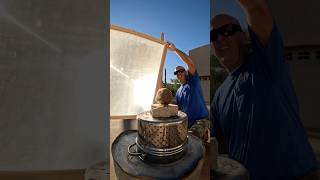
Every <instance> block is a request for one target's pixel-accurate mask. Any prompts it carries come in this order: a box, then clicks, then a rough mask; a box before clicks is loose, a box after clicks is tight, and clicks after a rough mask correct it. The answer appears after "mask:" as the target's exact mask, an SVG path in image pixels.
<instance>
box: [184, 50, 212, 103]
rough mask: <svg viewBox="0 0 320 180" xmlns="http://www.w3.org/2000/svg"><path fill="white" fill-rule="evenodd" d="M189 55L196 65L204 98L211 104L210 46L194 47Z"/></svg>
mask: <svg viewBox="0 0 320 180" xmlns="http://www.w3.org/2000/svg"><path fill="white" fill-rule="evenodd" d="M189 55H190V57H191V59H192V60H193V61H194V63H195V65H196V68H197V71H198V74H199V77H200V82H201V87H202V92H203V96H204V99H205V101H206V103H207V104H210V46H209V45H204V46H201V47H198V48H194V49H192V50H190V51H189Z"/></svg>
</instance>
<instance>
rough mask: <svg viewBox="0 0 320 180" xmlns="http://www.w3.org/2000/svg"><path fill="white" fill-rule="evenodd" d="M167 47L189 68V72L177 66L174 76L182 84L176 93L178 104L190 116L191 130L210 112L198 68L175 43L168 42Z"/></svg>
mask: <svg viewBox="0 0 320 180" xmlns="http://www.w3.org/2000/svg"><path fill="white" fill-rule="evenodd" d="M167 47H168V48H169V50H171V51H173V52H175V53H176V55H177V56H178V57H179V58H180V59H181V60H182V61H183V62H184V63H186V64H187V66H188V70H187V71H186V70H185V69H184V67H182V66H177V67H176V68H175V71H174V75H176V76H177V79H178V80H179V82H180V83H181V86H180V87H179V89H178V91H177V93H176V102H177V105H178V106H179V109H180V110H181V111H183V112H185V113H186V114H187V115H188V127H189V128H190V127H191V126H192V125H194V124H195V122H196V121H197V120H201V119H206V118H208V117H209V112H208V109H207V107H206V104H205V101H204V98H203V95H202V89H201V85H200V79H199V76H198V72H197V70H196V67H195V65H194V63H193V61H192V60H191V58H190V57H189V56H188V55H186V54H185V53H184V52H182V51H180V50H179V49H177V48H176V47H175V46H174V44H173V43H170V42H168V43H167Z"/></svg>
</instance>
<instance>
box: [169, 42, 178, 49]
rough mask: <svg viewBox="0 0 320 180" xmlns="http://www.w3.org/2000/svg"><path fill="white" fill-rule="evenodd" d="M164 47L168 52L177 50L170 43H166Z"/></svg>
mask: <svg viewBox="0 0 320 180" xmlns="http://www.w3.org/2000/svg"><path fill="white" fill-rule="evenodd" d="M166 46H167V48H168V49H169V50H170V51H176V50H177V48H176V46H175V45H174V44H173V43H171V42H167V44H166Z"/></svg>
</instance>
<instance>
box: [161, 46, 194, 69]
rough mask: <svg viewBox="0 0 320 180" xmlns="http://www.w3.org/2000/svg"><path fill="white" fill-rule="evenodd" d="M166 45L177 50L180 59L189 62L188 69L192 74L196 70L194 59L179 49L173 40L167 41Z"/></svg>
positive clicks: (174, 50)
mask: <svg viewBox="0 0 320 180" xmlns="http://www.w3.org/2000/svg"><path fill="white" fill-rule="evenodd" d="M166 46H167V48H168V49H169V50H170V51H173V52H175V53H176V54H177V55H178V56H179V57H180V59H182V61H183V62H185V63H186V64H187V66H188V71H189V72H190V73H191V74H192V75H193V74H194V73H195V72H196V67H195V65H194V63H193V61H192V60H191V58H190V57H189V56H188V55H186V54H185V53H184V52H182V51H180V50H179V49H177V48H176V46H175V45H174V44H173V43H171V42H167V43H166Z"/></svg>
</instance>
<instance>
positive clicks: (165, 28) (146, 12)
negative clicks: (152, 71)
mask: <svg viewBox="0 0 320 180" xmlns="http://www.w3.org/2000/svg"><path fill="white" fill-rule="evenodd" d="M110 22H111V24H114V25H118V26H122V27H125V28H129V29H132V30H135V31H138V32H141V33H145V34H148V35H151V36H154V37H157V38H160V35H161V32H164V34H165V40H168V41H171V42H173V43H174V44H175V46H176V47H177V48H179V49H180V50H182V51H184V52H185V53H187V54H188V53H189V50H191V49H194V48H197V47H200V46H203V45H206V44H209V41H210V1H209V0H171V1H169V0H161V1H159V0H110ZM177 65H183V66H185V64H184V63H183V62H182V61H181V60H180V59H179V58H178V57H177V56H176V55H175V54H174V53H172V52H170V51H168V53H167V58H166V63H165V68H166V69H167V82H170V78H175V76H174V75H173V70H174V68H175V67H176V66H177Z"/></svg>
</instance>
